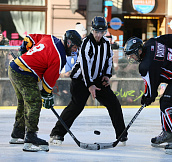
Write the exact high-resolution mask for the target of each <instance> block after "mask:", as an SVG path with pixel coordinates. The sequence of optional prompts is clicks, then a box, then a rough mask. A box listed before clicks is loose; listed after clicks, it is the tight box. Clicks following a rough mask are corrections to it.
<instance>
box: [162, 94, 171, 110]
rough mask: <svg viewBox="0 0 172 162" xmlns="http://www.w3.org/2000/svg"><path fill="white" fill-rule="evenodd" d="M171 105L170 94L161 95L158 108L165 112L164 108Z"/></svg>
mask: <svg viewBox="0 0 172 162" xmlns="http://www.w3.org/2000/svg"><path fill="white" fill-rule="evenodd" d="M169 107H172V96H171V95H163V96H162V97H161V98H160V109H161V111H162V112H163V113H165V109H167V108H169Z"/></svg>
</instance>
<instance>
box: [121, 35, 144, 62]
mask: <svg viewBox="0 0 172 162" xmlns="http://www.w3.org/2000/svg"><path fill="white" fill-rule="evenodd" d="M142 47H143V41H142V40H141V39H140V38H137V37H131V38H130V39H128V40H127V42H126V43H125V46H124V53H125V54H126V55H131V54H135V55H136V56H137V57H138V62H140V61H141V57H140V55H139V53H138V51H139V49H141V48H142Z"/></svg>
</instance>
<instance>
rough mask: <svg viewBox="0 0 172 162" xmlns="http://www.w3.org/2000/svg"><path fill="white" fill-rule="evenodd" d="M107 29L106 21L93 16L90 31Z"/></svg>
mask: <svg viewBox="0 0 172 162" xmlns="http://www.w3.org/2000/svg"><path fill="white" fill-rule="evenodd" d="M107 28H108V26H107V22H106V19H105V18H104V17H102V16H95V17H94V18H93V19H92V29H93V30H96V31H106V30H107Z"/></svg>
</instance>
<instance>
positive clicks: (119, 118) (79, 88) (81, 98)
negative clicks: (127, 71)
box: [50, 79, 125, 138]
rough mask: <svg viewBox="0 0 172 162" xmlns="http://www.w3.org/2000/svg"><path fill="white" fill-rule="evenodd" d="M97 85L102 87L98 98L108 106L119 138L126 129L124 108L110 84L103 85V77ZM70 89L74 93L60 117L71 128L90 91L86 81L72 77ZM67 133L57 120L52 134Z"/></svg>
mask: <svg viewBox="0 0 172 162" xmlns="http://www.w3.org/2000/svg"><path fill="white" fill-rule="evenodd" d="M95 85H96V86H97V87H98V88H101V90H100V91H98V90H97V91H96V99H97V100H98V101H99V102H100V103H101V104H102V105H104V106H105V107H106V108H107V110H108V113H109V115H110V118H111V121H112V124H113V127H114V129H115V132H116V138H118V137H119V136H120V135H121V133H122V132H123V130H124V129H125V124H124V119H123V114H122V109H121V105H120V103H119V100H118V99H117V97H116V95H115V94H114V93H113V91H112V90H111V88H110V86H107V87H105V86H103V85H102V82H101V79H99V80H98V81H97V82H95ZM70 91H71V95H72V97H71V101H70V103H69V105H68V106H67V107H66V108H65V109H64V110H63V112H62V113H61V115H60V117H61V118H62V119H63V121H64V122H65V123H66V125H67V126H68V127H69V128H70V127H71V125H72V123H73V122H74V120H75V119H76V118H77V116H78V115H79V114H80V113H81V112H82V110H83V109H84V106H85V104H86V102H87V99H88V97H89V95H90V92H89V90H88V88H87V87H86V86H85V84H84V82H83V81H81V80H77V79H72V82H71V85H70ZM66 133H67V131H66V130H65V128H64V127H63V125H62V124H61V122H60V121H57V123H56V125H55V127H54V128H53V129H52V132H51V134H50V136H54V135H59V136H64V135H65V134H66Z"/></svg>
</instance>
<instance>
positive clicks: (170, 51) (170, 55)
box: [167, 48, 172, 61]
mask: <svg viewBox="0 0 172 162" xmlns="http://www.w3.org/2000/svg"><path fill="white" fill-rule="evenodd" d="M167 60H168V61H172V49H171V48H168V55H167Z"/></svg>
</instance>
